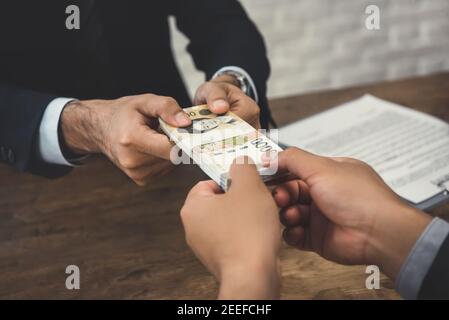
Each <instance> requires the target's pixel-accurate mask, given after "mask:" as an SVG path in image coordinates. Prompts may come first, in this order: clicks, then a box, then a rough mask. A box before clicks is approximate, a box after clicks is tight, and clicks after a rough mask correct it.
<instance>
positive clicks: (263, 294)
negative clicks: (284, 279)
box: [218, 257, 280, 300]
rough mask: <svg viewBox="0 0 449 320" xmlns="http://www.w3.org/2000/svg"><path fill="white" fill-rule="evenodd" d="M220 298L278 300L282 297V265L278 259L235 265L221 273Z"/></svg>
mask: <svg viewBox="0 0 449 320" xmlns="http://www.w3.org/2000/svg"><path fill="white" fill-rule="evenodd" d="M219 282H220V291H219V295H218V298H219V299H222V300H229V299H240V300H247V299H250V300H252V299H260V300H269V299H278V298H279V295H280V264H279V259H278V258H277V257H273V258H270V259H260V260H254V261H247V262H244V263H235V264H233V265H232V266H228V267H226V268H224V269H223V270H222V271H221V274H220V279H219Z"/></svg>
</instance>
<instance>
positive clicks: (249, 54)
mask: <svg viewBox="0 0 449 320" xmlns="http://www.w3.org/2000/svg"><path fill="white" fill-rule="evenodd" d="M172 3H173V7H172V12H173V14H174V15H175V17H176V20H177V26H178V28H179V29H180V30H181V31H182V32H183V33H184V34H186V36H187V37H188V38H189V39H190V43H189V46H188V51H189V52H190V53H191V55H192V57H193V60H194V62H195V65H196V67H197V68H198V69H199V70H202V71H204V72H205V73H206V77H207V79H212V78H213V76H214V75H215V74H216V72H217V71H219V70H221V69H222V68H223V67H228V66H233V67H238V68H241V69H243V70H244V71H246V73H247V74H248V75H249V76H250V77H251V81H253V82H254V85H255V87H256V91H257V92H256V95H257V96H258V98H259V101H258V104H259V106H260V108H261V123H262V126H263V127H266V126H267V124H268V121H269V119H270V113H269V109H268V103H267V99H266V82H267V79H268V76H269V73H270V66H269V62H268V59H267V57H266V48H265V44H264V41H263V38H262V36H261V35H260V33H259V31H258V30H257V28H256V26H255V25H254V24H253V22H252V21H251V20H250V19H249V17H248V16H247V14H246V13H245V11H244V9H243V8H242V6H241V5H240V4H239V2H238V1H236V0H222V1H208V0H194V1H182V0H173V1H172Z"/></svg>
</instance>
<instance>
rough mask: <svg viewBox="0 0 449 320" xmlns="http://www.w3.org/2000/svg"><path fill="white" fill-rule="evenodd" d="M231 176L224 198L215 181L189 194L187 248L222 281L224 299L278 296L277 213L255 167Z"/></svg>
mask: <svg viewBox="0 0 449 320" xmlns="http://www.w3.org/2000/svg"><path fill="white" fill-rule="evenodd" d="M239 159H245V160H246V162H247V159H248V158H239ZM230 174H231V179H232V184H231V187H230V189H229V191H228V192H227V193H226V194H223V193H222V192H221V189H220V187H219V186H218V185H217V184H216V183H215V182H213V181H204V182H200V183H198V184H197V185H196V186H195V187H194V188H193V189H192V190H191V191H190V193H189V195H188V197H187V199H186V201H185V204H184V207H183V208H182V210H181V218H182V222H183V225H184V228H185V232H186V240H187V243H188V244H189V246H190V247H191V248H192V250H193V251H194V252H195V254H196V255H197V257H198V258H199V259H200V260H201V262H202V263H203V264H204V265H205V266H206V268H207V269H208V270H209V271H210V272H211V273H212V274H213V275H214V276H215V277H216V278H217V279H218V280H219V281H220V283H221V286H220V294H219V297H220V298H241V299H245V298H251V299H253V298H260V299H263V298H273V297H277V296H278V294H279V279H278V277H279V276H278V267H277V260H278V254H279V248H280V239H281V228H280V224H279V219H278V209H277V207H276V204H275V203H274V201H273V198H272V197H271V194H270V192H269V191H268V189H267V188H266V186H265V185H264V184H263V182H262V180H261V178H260V177H259V174H258V172H257V170H256V167H255V166H254V165H253V164H234V165H233V166H232V168H231V171H230Z"/></svg>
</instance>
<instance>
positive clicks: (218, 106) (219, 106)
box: [212, 99, 228, 109]
mask: <svg viewBox="0 0 449 320" xmlns="http://www.w3.org/2000/svg"><path fill="white" fill-rule="evenodd" d="M212 107H213V108H214V109H224V108H227V107H228V103H227V102H226V101H225V100H223V99H220V100H215V101H214V103H213V104H212Z"/></svg>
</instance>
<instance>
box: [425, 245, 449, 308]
mask: <svg viewBox="0 0 449 320" xmlns="http://www.w3.org/2000/svg"><path fill="white" fill-rule="evenodd" d="M418 298H419V299H445V300H447V299H449V236H448V237H447V238H446V240H445V241H444V243H443V245H442V246H441V248H440V251H439V252H438V255H437V257H436V258H435V260H434V261H433V263H432V266H431V267H430V269H429V271H428V273H427V275H426V276H425V278H424V281H423V283H422V284H421V288H420V291H419V294H418Z"/></svg>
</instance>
